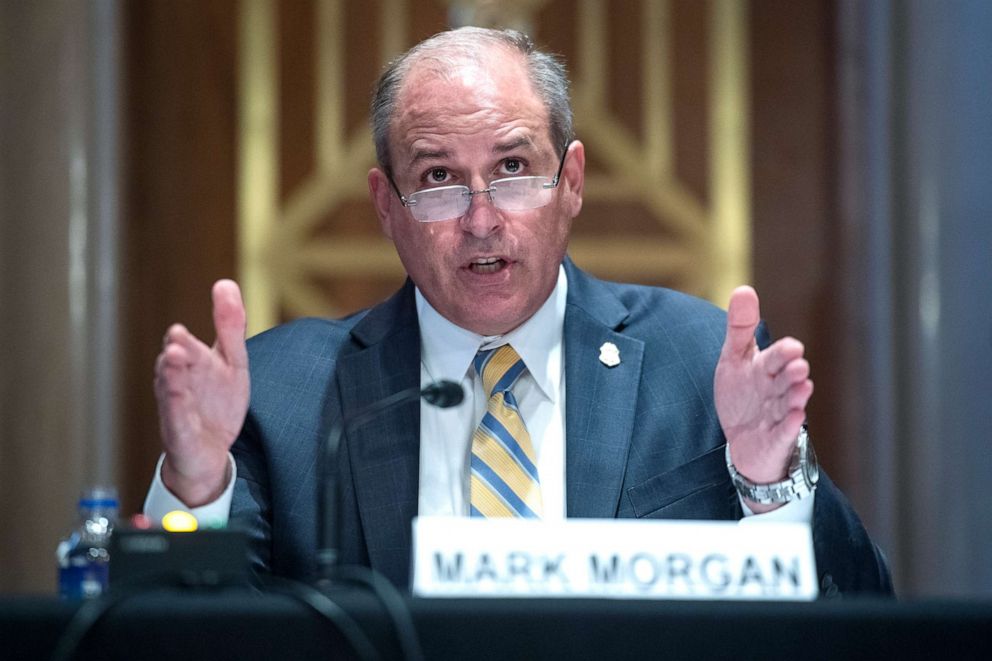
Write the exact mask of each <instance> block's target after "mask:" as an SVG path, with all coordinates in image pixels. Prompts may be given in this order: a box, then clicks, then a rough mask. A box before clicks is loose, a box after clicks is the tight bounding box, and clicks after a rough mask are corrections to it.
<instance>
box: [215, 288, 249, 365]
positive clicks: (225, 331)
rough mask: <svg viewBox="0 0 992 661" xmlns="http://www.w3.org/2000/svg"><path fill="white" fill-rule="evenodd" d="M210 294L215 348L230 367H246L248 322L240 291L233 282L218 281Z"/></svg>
mask: <svg viewBox="0 0 992 661" xmlns="http://www.w3.org/2000/svg"><path fill="white" fill-rule="evenodd" d="M211 293H212V298H213V306H214V307H213V313H214V328H215V329H216V331H217V347H218V348H219V349H220V352H221V354H223V355H224V357H225V358H227V360H228V362H229V363H230V364H231V365H234V366H235V367H247V366H248V351H247V349H246V347H245V331H246V328H247V323H248V321H247V315H246V313H245V304H244V301H242V300H241V289H240V288H239V287H238V284H237V283H236V282H234V281H233V280H218V281H217V282H216V283H214V288H213V291H212V292H211Z"/></svg>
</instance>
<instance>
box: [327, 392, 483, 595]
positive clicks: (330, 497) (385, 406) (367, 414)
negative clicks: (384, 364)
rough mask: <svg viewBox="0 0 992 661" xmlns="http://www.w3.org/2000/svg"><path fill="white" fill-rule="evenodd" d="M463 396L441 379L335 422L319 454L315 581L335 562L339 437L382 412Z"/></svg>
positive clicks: (452, 402)
mask: <svg viewBox="0 0 992 661" xmlns="http://www.w3.org/2000/svg"><path fill="white" fill-rule="evenodd" d="M464 397H465V393H464V391H463V390H462V387H461V386H460V385H459V384H457V383H455V382H454V381H447V380H445V379H441V380H440V381H435V382H434V383H431V384H429V385H427V386H426V387H424V388H423V389H421V388H420V387H419V386H415V387H413V388H407V389H405V390H400V391H399V392H396V393H393V394H392V395H389V396H388V397H384V398H382V399H380V400H379V401H377V402H373V403H372V404H369V405H368V406H366V407H364V408H362V409H359V410H358V411H357V412H355V413H354V414H352V415H349V416H345V417H344V418H342V419H340V420H337V421H335V423H334V425H333V426H332V427H331V430H330V432H328V434H327V438H326V440H325V441H324V444H323V446H321V452H320V464H319V468H320V473H319V475H320V488H319V493H320V495H319V499H318V502H317V513H318V516H319V523H320V530H319V531H318V536H317V541H318V546H317V577H318V579H322V580H326V581H330V579H331V574H332V573H333V572H334V568H335V567H336V566H337V562H338V550H339V545H338V537H339V530H338V525H337V524H338V522H339V521H340V518H341V517H340V512H339V509H340V501H341V492H340V488H341V487H340V485H339V484H338V466H337V464H338V449H339V447H340V446H341V436H342V435H343V434H344V433H345V432H347V431H351V430H353V429H357V428H358V427H361V426H362V425H364V424H366V423H368V422H370V421H371V420H373V419H375V418H377V417H379V416H380V415H382V414H383V413H384V412H385V411H388V410H389V409H391V408H393V407H395V406H399V405H400V404H406V403H407V402H411V401H416V400H418V399H420V398H423V399H424V401H426V402H427V403H428V404H431V405H433V406H436V407H438V408H442V409H446V408H450V407H452V406H457V405H458V404H461V402H462V399H464Z"/></svg>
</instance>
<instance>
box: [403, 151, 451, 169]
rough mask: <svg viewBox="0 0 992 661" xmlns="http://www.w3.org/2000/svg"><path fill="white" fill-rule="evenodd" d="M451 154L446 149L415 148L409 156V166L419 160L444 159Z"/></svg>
mask: <svg viewBox="0 0 992 661" xmlns="http://www.w3.org/2000/svg"><path fill="white" fill-rule="evenodd" d="M450 156H451V152H449V151H448V150H446V149H417V150H414V152H413V155H412V156H411V157H410V166H411V167H412V166H414V165H416V164H417V163H420V162H421V161H430V160H439V159H446V158H449V157H450Z"/></svg>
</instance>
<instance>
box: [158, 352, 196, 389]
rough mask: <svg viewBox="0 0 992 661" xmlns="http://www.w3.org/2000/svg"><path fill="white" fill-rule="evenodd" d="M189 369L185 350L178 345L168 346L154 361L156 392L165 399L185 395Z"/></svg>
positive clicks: (187, 354) (187, 355)
mask: <svg viewBox="0 0 992 661" xmlns="http://www.w3.org/2000/svg"><path fill="white" fill-rule="evenodd" d="M189 368H190V359H189V353H188V352H187V351H186V349H185V348H184V347H182V346H180V345H178V344H169V345H168V346H167V347H166V348H165V350H164V351H163V352H162V353H161V354H159V357H158V359H157V360H156V365H155V386H156V391H157V392H158V393H159V394H160V395H164V396H166V397H175V396H177V395H181V394H183V393H185V392H186V390H187V388H188V383H189Z"/></svg>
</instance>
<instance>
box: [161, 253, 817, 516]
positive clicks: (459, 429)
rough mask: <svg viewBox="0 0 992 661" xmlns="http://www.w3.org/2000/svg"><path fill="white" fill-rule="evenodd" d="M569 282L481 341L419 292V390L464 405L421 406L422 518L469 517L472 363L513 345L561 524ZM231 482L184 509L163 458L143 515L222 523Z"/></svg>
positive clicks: (550, 505) (798, 512)
mask: <svg viewBox="0 0 992 661" xmlns="http://www.w3.org/2000/svg"><path fill="white" fill-rule="evenodd" d="M567 295H568V281H567V278H566V277H565V269H564V268H560V269H559V271H558V282H557V284H556V286H555V288H554V290H553V291H552V292H551V296H549V297H548V300H547V301H545V302H544V304H543V305H542V306H541V308H540V309H539V310H538V311H537V312H536V313H535V314H534V315H533V316H532V317H531V318H530V319H528V320H527V321H526V322H524V323H523V325H521V326H519V327H518V328H516V329H514V330H512V331H510V332H509V333H507V334H506V335H502V336H495V337H485V336H482V335H478V334H476V333H473V332H471V331H467V330H465V329H464V328H461V327H459V326H456V325H455V324H453V323H451V322H450V321H448V320H447V319H445V318H444V317H443V316H441V314H440V313H439V312H437V310H435V309H434V308H433V307H432V306H431V305H430V303H428V302H427V299H425V298H424V297H423V295H422V294H421V293H420V290H419V289H418V290H417V291H416V304H417V316H418V320H419V324H420V337H421V352H420V356H421V362H420V383H421V386H426V385H429V384H431V383H433V382H435V381H438V380H440V379H447V380H449V381H454V382H455V383H460V384H461V386H462V388H463V390H464V392H465V399H464V400H463V401H462V403H461V404H459V405H458V406H454V407H451V408H448V409H439V408H437V407H435V406H431V405H430V404H428V403H426V402H424V401H421V404H420V478H419V479H420V493H419V498H418V515H419V516H452V515H455V516H465V515H467V514H468V509H469V502H470V495H469V468H468V466H469V461H470V457H471V451H472V434H473V432H474V431H475V428H476V427H477V426H478V424H479V421H480V420H482V416H483V415H484V414H485V412H486V404H487V402H488V396H487V395H486V394H485V393H484V392H483V388H482V383H481V381H482V380H481V379H480V378H478V377H477V375H476V374H475V368H474V367H473V366H472V359H473V358H474V357H475V354H476V353H477V352H478V351H479V350H480V349H490V348H495V347H497V346H500V345H503V344H510V345H512V346H513V348H514V350H516V352H517V354H518V355H519V356H520V357H521V359H523V361H524V364H525V365H526V366H527V371H526V372H524V374H523V375H522V376H521V377H520V379H519V380H518V381H517V383H516V384H515V385H514V386H513V394H514V396H515V397H516V399H517V403H518V404H519V409H520V415H521V417H522V418H523V420H524V424H525V425H526V426H527V431H528V432H529V433H530V437H531V442H532V443H533V444H534V451H535V452H536V453H537V470H538V475H539V476H540V481H541V497H542V500H543V506H544V518H545V519H548V520H556V519H562V518H564V517H565V516H566V514H567V511H566V505H565V378H564V376H565V359H564V355H563V352H562V344H563V343H562V337H563V331H564V325H565V302H566V299H567ZM231 466H232V470H231V481H230V483H229V484H228V485H227V488H226V490H225V491H224V493H223V494H222V495H221V497H220V498H218V499H217V500H216V501H214V502H213V503H209V504H208V505H204V506H203V507H196V508H187V507H186V506H185V505H183V503H182V501H180V500H179V499H178V498H176V497H175V496H174V495H173V494H172V493H170V492H169V490H168V488H166V486H165V485H164V483H163V482H162V479H161V459H160V460H159V465H158V467H157V468H156V470H155V477H154V479H153V481H152V486H151V488H150V489H149V492H148V496H147V497H146V499H145V507H144V512H145V514H146V515H148V516H149V517H150V518H152V520H153V521H159V520H161V517H162V516H163V515H164V514H166V513H167V512H169V511H172V510H185V511H188V512H191V513H192V514H193V515H194V516H196V517H197V518H198V519H199V520H201V521H204V520H206V521H212V522H214V523H215V524H217V523H226V521H227V519H228V516H229V512H230V508H231V497H232V494H233V488H234V480H235V478H236V476H237V472H236V469H235V462H234V461H233V459H232V460H231ZM814 497H815V492H814V494H813V496H812V497H810V498H804V499H802V500H794V501H792V502H791V503H788V504H786V505H783V506H782V507H780V508H778V509H776V510H773V511H771V512H767V513H765V514H753V513H752V512H751V510H750V509H748V507H747V505H746V504H745V503H744V501H743V500H741V506H742V507H743V509H744V515H745V518H744V519H742V523H744V522H758V521H793V522H806V523H810V522H812V519H813V501H814Z"/></svg>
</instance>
